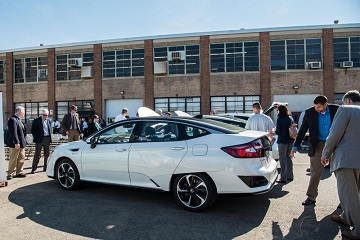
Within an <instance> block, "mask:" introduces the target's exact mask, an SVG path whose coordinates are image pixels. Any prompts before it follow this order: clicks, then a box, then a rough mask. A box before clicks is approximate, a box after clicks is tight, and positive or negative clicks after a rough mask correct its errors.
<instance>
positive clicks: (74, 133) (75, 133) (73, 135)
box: [68, 129, 80, 142]
mask: <svg viewBox="0 0 360 240" xmlns="http://www.w3.org/2000/svg"><path fill="white" fill-rule="evenodd" d="M79 140H80V133H79V130H77V129H74V130H72V129H71V130H69V136H68V141H69V142H72V141H79Z"/></svg>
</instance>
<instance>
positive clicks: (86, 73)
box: [81, 66, 93, 78]
mask: <svg viewBox="0 0 360 240" xmlns="http://www.w3.org/2000/svg"><path fill="white" fill-rule="evenodd" d="M92 77H93V71H92V66H85V67H81V78H92Z"/></svg>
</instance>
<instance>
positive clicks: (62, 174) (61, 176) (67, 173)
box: [57, 163, 75, 188]
mask: <svg viewBox="0 0 360 240" xmlns="http://www.w3.org/2000/svg"><path fill="white" fill-rule="evenodd" d="M57 174H58V180H59V182H60V184H61V185H62V186H63V187H65V188H70V187H71V186H72V185H74V182H75V171H74V169H73V168H72V167H71V165H70V164H68V163H62V164H60V166H59V167H58V173H57Z"/></svg>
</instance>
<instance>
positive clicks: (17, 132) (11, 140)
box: [6, 106, 26, 180]
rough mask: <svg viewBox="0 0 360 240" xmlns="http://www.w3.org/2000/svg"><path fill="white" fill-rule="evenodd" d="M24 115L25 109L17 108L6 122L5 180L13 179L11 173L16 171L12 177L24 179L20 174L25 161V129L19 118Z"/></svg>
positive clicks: (23, 175)
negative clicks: (7, 151)
mask: <svg viewBox="0 0 360 240" xmlns="http://www.w3.org/2000/svg"><path fill="white" fill-rule="evenodd" d="M24 115H25V108H24V107H21V106H18V107H16V109H15V114H14V115H12V116H11V117H10V118H9V121H8V137H7V139H6V145H7V146H8V147H9V155H10V159H9V167H8V172H7V180H10V179H12V178H13V173H14V172H15V169H16V175H15V176H14V177H21V178H23V177H26V175H25V174H24V173H23V172H22V170H23V169H22V168H23V165H24V160H25V147H26V138H25V137H26V129H25V127H24V124H23V123H22V122H21V118H23V117H24Z"/></svg>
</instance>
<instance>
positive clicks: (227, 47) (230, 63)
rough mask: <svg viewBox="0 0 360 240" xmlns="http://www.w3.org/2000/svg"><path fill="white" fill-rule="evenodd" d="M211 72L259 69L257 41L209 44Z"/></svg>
mask: <svg viewBox="0 0 360 240" xmlns="http://www.w3.org/2000/svg"><path fill="white" fill-rule="evenodd" d="M210 62H211V72H242V71H259V42H238V43H214V44H210Z"/></svg>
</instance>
